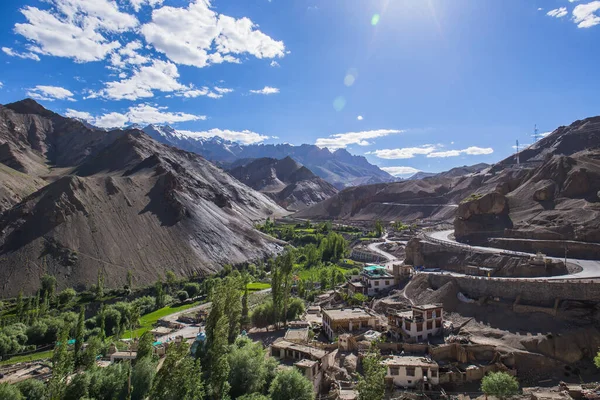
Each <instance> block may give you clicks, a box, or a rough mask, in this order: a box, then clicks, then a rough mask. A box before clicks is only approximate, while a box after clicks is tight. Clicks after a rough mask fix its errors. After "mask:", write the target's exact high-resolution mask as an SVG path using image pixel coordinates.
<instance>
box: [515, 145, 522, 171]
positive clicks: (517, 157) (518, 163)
mask: <svg viewBox="0 0 600 400" xmlns="http://www.w3.org/2000/svg"><path fill="white" fill-rule="evenodd" d="M515 157H516V159H517V165H520V164H521V162H520V160H519V139H517V155H516V156H515Z"/></svg>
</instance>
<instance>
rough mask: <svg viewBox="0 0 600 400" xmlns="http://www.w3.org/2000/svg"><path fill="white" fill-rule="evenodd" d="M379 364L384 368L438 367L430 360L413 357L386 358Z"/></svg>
mask: <svg viewBox="0 0 600 400" xmlns="http://www.w3.org/2000/svg"><path fill="white" fill-rule="evenodd" d="M381 363H382V364H384V365H386V366H399V367H433V366H436V367H437V365H438V363H437V362H435V361H433V360H432V359H428V358H425V357H413V356H392V357H390V358H386V359H385V360H383V361H382V362H381Z"/></svg>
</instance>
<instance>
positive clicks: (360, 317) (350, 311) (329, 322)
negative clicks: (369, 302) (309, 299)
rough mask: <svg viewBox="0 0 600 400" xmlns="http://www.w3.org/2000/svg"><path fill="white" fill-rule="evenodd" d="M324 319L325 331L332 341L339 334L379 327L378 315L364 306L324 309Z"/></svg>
mask: <svg viewBox="0 0 600 400" xmlns="http://www.w3.org/2000/svg"><path fill="white" fill-rule="evenodd" d="M322 319H323V323H322V326H323V331H324V332H325V335H327V337H328V338H329V340H332V341H333V340H334V339H335V338H336V336H337V335H338V334H342V333H353V332H356V333H361V332H364V331H367V330H369V329H377V328H378V327H379V320H378V318H377V316H376V315H374V314H372V313H370V312H368V311H366V310H364V309H362V308H338V309H331V310H323V317H322Z"/></svg>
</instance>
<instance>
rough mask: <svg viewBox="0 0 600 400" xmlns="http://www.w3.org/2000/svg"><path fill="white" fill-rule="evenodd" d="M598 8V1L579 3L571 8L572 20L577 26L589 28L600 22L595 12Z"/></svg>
mask: <svg viewBox="0 0 600 400" xmlns="http://www.w3.org/2000/svg"><path fill="white" fill-rule="evenodd" d="M598 10H600V1H592V2H590V3H587V4H579V5H578V6H577V7H575V9H573V21H575V23H576V24H577V27H579V28H591V27H592V26H596V25H599V24H600V16H599V15H597V14H596V12H597V11H598Z"/></svg>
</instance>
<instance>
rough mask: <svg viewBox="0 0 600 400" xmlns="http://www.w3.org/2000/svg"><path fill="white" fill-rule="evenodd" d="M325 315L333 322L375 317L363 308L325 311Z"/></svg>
mask: <svg viewBox="0 0 600 400" xmlns="http://www.w3.org/2000/svg"><path fill="white" fill-rule="evenodd" d="M323 314H327V315H328V316H329V318H331V320H337V319H355V318H357V319H358V318H372V317H373V315H371V314H370V313H369V312H367V311H365V310H364V309H362V308H336V309H331V310H323Z"/></svg>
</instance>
